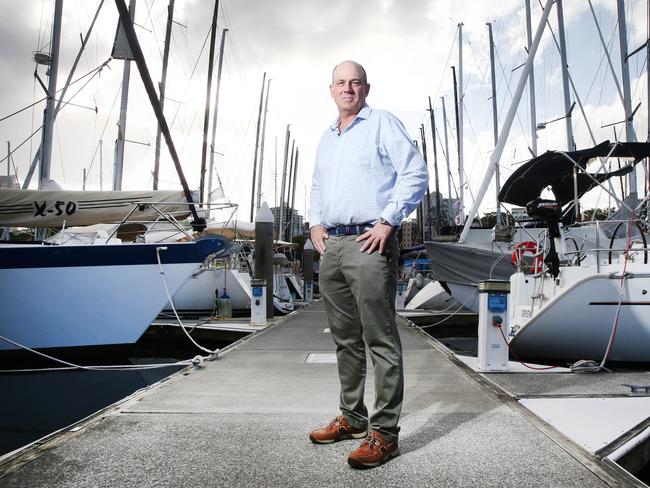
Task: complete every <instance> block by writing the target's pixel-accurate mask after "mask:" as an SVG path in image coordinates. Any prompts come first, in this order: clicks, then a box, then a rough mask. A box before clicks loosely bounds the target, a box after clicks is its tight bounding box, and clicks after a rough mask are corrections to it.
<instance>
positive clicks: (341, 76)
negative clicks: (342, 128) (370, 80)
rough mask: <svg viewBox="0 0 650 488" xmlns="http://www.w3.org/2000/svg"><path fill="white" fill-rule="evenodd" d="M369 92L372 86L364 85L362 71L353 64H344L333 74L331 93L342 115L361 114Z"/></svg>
mask: <svg viewBox="0 0 650 488" xmlns="http://www.w3.org/2000/svg"><path fill="white" fill-rule="evenodd" d="M369 91H370V85H368V84H367V83H364V81H363V75H362V72H361V70H360V69H359V67H358V66H356V65H355V64H353V63H342V64H340V65H339V66H337V67H336V69H335V70H334V73H332V84H331V85H330V93H331V94H332V98H333V99H334V103H336V106H337V107H338V109H339V113H341V114H342V115H343V114H348V115H356V114H357V113H359V111H360V110H361V109H362V108H363V106H364V105H365V103H366V97H367V96H368V92H369Z"/></svg>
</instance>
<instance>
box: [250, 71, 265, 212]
mask: <svg viewBox="0 0 650 488" xmlns="http://www.w3.org/2000/svg"><path fill="white" fill-rule="evenodd" d="M265 84H266V71H265V72H264V76H263V77H262V90H260V108H259V110H258V111H257V130H256V132H255V151H254V153H255V155H254V156H253V182H252V185H251V222H252V221H253V211H254V210H255V179H256V178H257V154H258V152H257V150H258V146H259V143H260V124H261V123H262V104H263V103H264V85H265ZM261 176H262V172H260V179H261Z"/></svg>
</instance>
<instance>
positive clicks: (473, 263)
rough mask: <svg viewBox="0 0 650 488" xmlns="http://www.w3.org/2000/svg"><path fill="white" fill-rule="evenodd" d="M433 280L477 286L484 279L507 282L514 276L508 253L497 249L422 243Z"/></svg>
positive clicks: (444, 243) (455, 244) (456, 244)
mask: <svg viewBox="0 0 650 488" xmlns="http://www.w3.org/2000/svg"><path fill="white" fill-rule="evenodd" d="M424 245H425V247H426V248H427V254H428V255H429V258H431V268H432V269H433V275H434V277H435V279H436V280H438V281H441V282H451V283H458V284H463V285H474V286H476V285H478V284H479V282H480V281H483V280H487V279H496V280H508V279H510V275H511V274H512V273H514V272H515V269H514V267H513V266H512V263H511V262H510V253H509V252H504V250H502V249H500V248H495V249H494V250H491V249H482V248H477V247H472V246H464V245H462V244H458V243H455V242H425V243H424Z"/></svg>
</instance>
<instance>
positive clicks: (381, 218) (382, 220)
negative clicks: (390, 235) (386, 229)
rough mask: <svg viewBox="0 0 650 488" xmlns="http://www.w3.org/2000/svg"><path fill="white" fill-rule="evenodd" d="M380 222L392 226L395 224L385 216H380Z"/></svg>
mask: <svg viewBox="0 0 650 488" xmlns="http://www.w3.org/2000/svg"><path fill="white" fill-rule="evenodd" d="M379 223H380V224H384V225H389V226H390V227H393V224H391V223H390V222H389V221H388V220H386V219H385V218H383V217H379Z"/></svg>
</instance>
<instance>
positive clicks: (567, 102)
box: [556, 0, 576, 151]
mask: <svg viewBox="0 0 650 488" xmlns="http://www.w3.org/2000/svg"><path fill="white" fill-rule="evenodd" d="M556 8H557V24H558V34H559V38H560V62H561V63H562V94H563V97H564V114H565V116H564V126H565V128H566V145H567V151H575V149H576V146H575V142H574V141H573V126H572V124H571V92H570V91H569V63H568V61H567V56H566V36H565V31H564V9H563V8H562V0H557V1H556Z"/></svg>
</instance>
